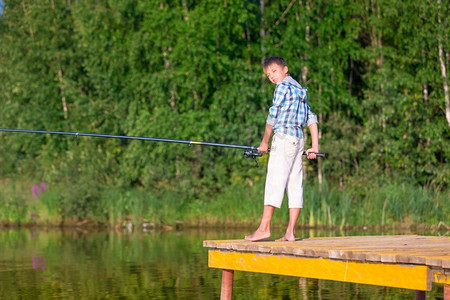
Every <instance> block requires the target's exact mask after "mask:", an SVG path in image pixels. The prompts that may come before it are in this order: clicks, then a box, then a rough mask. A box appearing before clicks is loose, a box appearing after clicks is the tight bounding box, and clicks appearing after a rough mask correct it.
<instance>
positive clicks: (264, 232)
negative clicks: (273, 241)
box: [245, 205, 275, 242]
mask: <svg viewBox="0 0 450 300" xmlns="http://www.w3.org/2000/svg"><path fill="white" fill-rule="evenodd" d="M274 211H275V207H274V206H271V205H264V211H263V216H262V218H261V223H260V224H259V227H258V229H256V231H255V232H253V233H252V234H251V235H246V236H245V240H246V241H251V242H255V241H259V240H263V239H267V238H269V237H270V221H271V220H272V216H273V212H274Z"/></svg>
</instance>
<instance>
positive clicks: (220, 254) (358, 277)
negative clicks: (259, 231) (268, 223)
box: [203, 235, 450, 300]
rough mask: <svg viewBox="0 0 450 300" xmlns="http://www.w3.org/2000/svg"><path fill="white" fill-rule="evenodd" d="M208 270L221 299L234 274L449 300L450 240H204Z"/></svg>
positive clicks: (227, 296)
mask: <svg viewBox="0 0 450 300" xmlns="http://www.w3.org/2000/svg"><path fill="white" fill-rule="evenodd" d="M203 246H204V247H207V248H209V254H208V266H209V267H211V268H220V269H222V270H223V271H222V292H221V299H231V294H232V285H233V276H234V271H247V272H260V273H269V274H278V275H288V276H297V277H306V278H317V279H325V280H336V281H342V282H354V283H360V284H372V285H380V286H389V287H395V288H404V289H411V290H415V291H416V299H425V291H430V290H431V289H432V285H433V284H443V285H444V299H445V300H450V237H445V236H411V235H398V236H353V237H322V238H306V239H300V240H297V241H295V242H281V241H276V240H265V241H259V242H247V241H244V240H209V241H204V242H203Z"/></svg>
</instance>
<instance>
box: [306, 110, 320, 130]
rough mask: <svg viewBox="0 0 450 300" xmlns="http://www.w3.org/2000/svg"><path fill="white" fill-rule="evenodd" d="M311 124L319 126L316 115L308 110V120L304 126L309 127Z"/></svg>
mask: <svg viewBox="0 0 450 300" xmlns="http://www.w3.org/2000/svg"><path fill="white" fill-rule="evenodd" d="M312 124H319V122H318V121H317V115H316V114H315V113H313V112H312V111H311V110H308V120H307V121H306V126H308V127H309V126H311V125H312Z"/></svg>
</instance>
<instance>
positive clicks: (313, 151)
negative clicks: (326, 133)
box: [306, 148, 319, 159]
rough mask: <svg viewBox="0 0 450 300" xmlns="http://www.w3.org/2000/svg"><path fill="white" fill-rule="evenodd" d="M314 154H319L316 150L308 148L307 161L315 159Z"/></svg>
mask: <svg viewBox="0 0 450 300" xmlns="http://www.w3.org/2000/svg"><path fill="white" fill-rule="evenodd" d="M316 153H319V149H318V148H310V149H308V150H306V157H307V158H308V159H315V158H316V157H317V156H316Z"/></svg>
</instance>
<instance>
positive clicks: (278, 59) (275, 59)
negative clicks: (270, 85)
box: [263, 56, 287, 69]
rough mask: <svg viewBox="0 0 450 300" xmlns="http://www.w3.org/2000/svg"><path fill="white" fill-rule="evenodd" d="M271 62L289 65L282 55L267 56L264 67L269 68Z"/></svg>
mask: <svg viewBox="0 0 450 300" xmlns="http://www.w3.org/2000/svg"><path fill="white" fill-rule="evenodd" d="M271 64H277V65H279V66H281V67H287V64H286V61H285V60H284V59H283V58H282V57H279V56H272V57H269V58H267V59H266V60H265V61H264V64H263V69H265V68H267V67H268V66H270V65H271Z"/></svg>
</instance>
